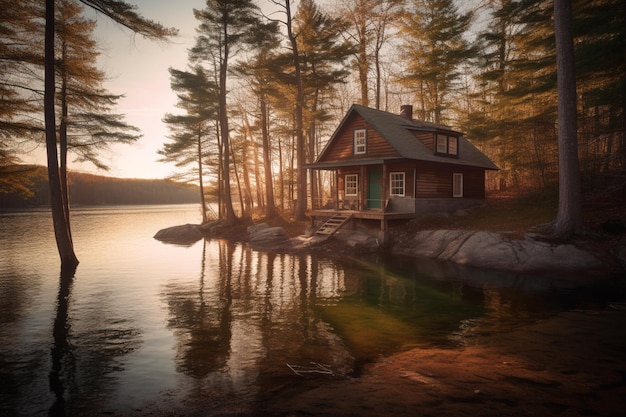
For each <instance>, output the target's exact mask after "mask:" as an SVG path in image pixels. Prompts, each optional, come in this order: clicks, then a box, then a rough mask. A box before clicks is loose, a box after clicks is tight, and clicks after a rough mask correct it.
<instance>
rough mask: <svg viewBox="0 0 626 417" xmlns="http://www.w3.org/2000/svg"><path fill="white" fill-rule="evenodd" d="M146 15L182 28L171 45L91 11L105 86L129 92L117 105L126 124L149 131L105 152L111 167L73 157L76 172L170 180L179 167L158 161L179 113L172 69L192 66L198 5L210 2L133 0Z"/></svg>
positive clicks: (35, 158)
mask: <svg viewBox="0 0 626 417" xmlns="http://www.w3.org/2000/svg"><path fill="white" fill-rule="evenodd" d="M127 3H129V4H133V5H136V6H137V11H138V12H139V13H140V14H141V15H142V16H143V17H145V18H147V19H150V20H154V21H157V22H159V23H161V24H162V25H164V26H166V27H175V28H177V29H178V30H179V35H178V37H176V38H174V39H173V40H172V41H171V42H169V43H163V42H161V43H158V42H154V41H149V40H146V39H144V38H142V37H141V36H139V35H134V34H133V33H132V32H130V31H129V30H127V29H123V28H122V27H121V26H120V25H117V24H115V23H114V22H112V21H111V20H110V19H109V18H108V17H106V16H104V15H102V14H96V13H95V12H93V11H89V10H85V16H86V17H89V18H93V19H95V20H96V22H97V28H96V30H95V31H94V34H93V36H94V39H95V40H96V42H97V44H98V47H99V48H100V56H99V68H100V69H101V70H103V71H104V72H105V73H106V74H107V76H108V77H109V80H108V81H107V82H106V83H105V84H104V86H105V87H106V88H107V89H108V90H109V92H110V93H113V94H123V95H124V96H125V97H124V98H122V99H121V100H119V102H118V105H117V106H116V108H115V109H114V112H115V113H121V114H125V115H126V119H125V120H126V122H127V123H129V124H131V125H133V126H136V127H138V128H139V129H140V130H141V134H143V136H142V138H141V139H139V140H138V141H137V142H136V143H135V144H133V145H115V146H112V147H111V152H109V153H108V154H103V155H102V160H103V161H104V162H105V163H106V164H107V165H108V166H109V167H110V171H102V170H98V169H97V168H95V167H94V166H93V165H91V164H80V163H76V162H73V161H72V160H71V159H70V162H69V168H70V170H74V171H80V172H89V173H93V174H97V175H106V176H111V177H119V178H158V179H161V178H165V177H167V176H168V175H169V174H171V173H172V172H174V171H175V170H176V167H175V166H174V165H172V164H165V163H163V162H157V160H158V159H159V158H160V155H158V154H157V151H158V150H159V149H160V148H161V147H162V146H163V143H165V142H166V141H167V135H168V131H167V127H166V126H165V124H164V123H163V122H162V121H161V120H162V118H163V116H164V115H165V113H167V112H177V109H176V107H175V105H176V96H175V94H174V93H173V92H172V91H171V89H170V77H169V72H168V69H169V68H170V67H173V68H177V69H181V70H184V69H186V68H187V51H188V49H189V48H191V47H192V46H193V45H194V43H195V36H196V27H197V22H198V21H197V20H196V19H195V17H194V16H193V9H194V8H196V9H202V8H204V5H205V1H204V0H182V1H181V0H177V1H173V0H127ZM23 161H24V162H25V163H38V164H42V165H45V163H46V162H45V161H46V160H45V149H41V148H40V149H37V150H35V151H34V152H33V153H32V155H29V156H27V157H25V158H23Z"/></svg>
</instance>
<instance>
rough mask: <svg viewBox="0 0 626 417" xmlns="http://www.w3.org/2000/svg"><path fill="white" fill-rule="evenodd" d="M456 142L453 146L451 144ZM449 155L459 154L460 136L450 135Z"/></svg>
mask: <svg viewBox="0 0 626 417" xmlns="http://www.w3.org/2000/svg"><path fill="white" fill-rule="evenodd" d="M451 144H454V145H453V146H450V145H451ZM448 155H454V156H458V155H459V138H458V137H457V136H448Z"/></svg>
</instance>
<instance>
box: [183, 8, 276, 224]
mask: <svg viewBox="0 0 626 417" xmlns="http://www.w3.org/2000/svg"><path fill="white" fill-rule="evenodd" d="M194 14H195V16H196V19H198V20H199V22H200V24H199V26H198V37H197V39H196V45H195V46H194V47H193V48H192V50H191V55H190V57H191V59H192V61H195V62H198V63H200V62H207V61H208V62H209V64H210V65H213V64H214V63H216V64H217V73H218V76H219V83H218V103H219V132H220V138H221V148H222V149H221V154H222V156H223V157H222V166H223V168H222V182H223V184H224V188H223V193H224V207H225V211H226V213H225V222H226V224H232V223H233V222H234V221H235V220H236V214H235V211H234V208H233V202H232V196H231V189H230V187H231V181H230V170H231V156H230V152H231V149H230V129H229V120H228V99H227V97H228V74H229V69H230V65H231V63H230V59H231V58H232V57H233V56H234V55H235V54H236V53H237V52H238V51H239V50H240V49H243V48H245V47H246V46H247V45H249V44H252V43H253V40H254V37H255V32H256V31H258V30H262V29H263V28H264V27H265V26H264V24H263V23H262V22H261V20H260V13H259V9H258V7H257V6H256V5H255V4H254V3H253V2H252V1H251V0H234V1H233V0H207V2H206V7H205V8H204V9H203V10H194Z"/></svg>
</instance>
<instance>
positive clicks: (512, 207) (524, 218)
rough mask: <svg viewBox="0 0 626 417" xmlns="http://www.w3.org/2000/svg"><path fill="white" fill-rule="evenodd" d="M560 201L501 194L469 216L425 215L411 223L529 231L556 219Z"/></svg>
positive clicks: (424, 226) (430, 226) (422, 227)
mask: <svg viewBox="0 0 626 417" xmlns="http://www.w3.org/2000/svg"><path fill="white" fill-rule="evenodd" d="M556 212H557V203H556V201H555V200H554V198H551V197H549V196H542V195H534V196H523V197H520V196H514V195H507V194H498V195H493V196H490V197H488V198H487V199H486V201H485V204H484V205H483V206H481V207H476V208H473V209H471V210H469V211H468V214H467V215H465V216H444V215H424V216H419V217H417V218H416V219H415V220H414V221H412V222H411V223H413V224H412V226H413V228H414V230H416V231H417V230H428V229H461V230H486V231H494V232H513V233H525V232H527V231H528V230H529V229H531V228H532V227H533V226H537V225H541V224H546V223H550V222H552V221H553V220H554V219H555V217H556Z"/></svg>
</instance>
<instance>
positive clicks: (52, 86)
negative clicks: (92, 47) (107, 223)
mask: <svg viewBox="0 0 626 417" xmlns="http://www.w3.org/2000/svg"><path fill="white" fill-rule="evenodd" d="M82 3H83V4H86V5H88V6H90V7H93V8H95V9H97V10H98V11H100V12H102V13H104V14H105V15H107V16H109V17H111V18H112V19H113V20H115V21H116V22H118V23H120V24H122V25H124V26H125V27H127V28H129V29H131V30H132V31H134V32H136V33H141V34H142V35H144V36H145V37H147V38H150V39H165V38H167V37H169V36H172V35H174V34H175V33H176V32H175V31H174V30H171V29H166V28H165V27H163V26H162V25H160V24H157V23H155V22H152V21H149V20H146V19H144V18H142V17H141V16H140V15H138V14H137V13H136V12H135V7H134V6H131V5H129V4H127V3H125V2H124V1H119V0H82ZM45 6H46V7H45V45H44V54H45V63H44V77H45V80H44V119H45V136H46V157H47V165H48V183H49V185H50V204H51V208H52V220H53V225H54V234H55V239H56V242H57V249H58V251H59V256H60V258H61V270H62V275H64V276H67V275H73V271H74V270H75V269H76V266H77V265H78V258H77V257H76V254H75V252H74V245H73V243H72V238H71V231H70V225H69V223H68V222H67V219H66V215H65V213H66V210H65V207H64V203H63V189H62V185H61V178H60V173H59V153H58V149H57V140H56V111H55V90H56V83H55V69H56V68H55V64H56V58H55V56H56V53H55V32H56V30H55V18H56V13H55V0H46V2H45Z"/></svg>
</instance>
